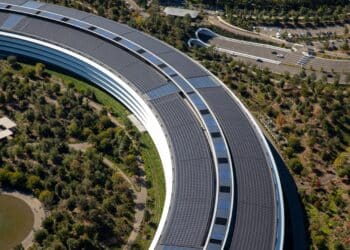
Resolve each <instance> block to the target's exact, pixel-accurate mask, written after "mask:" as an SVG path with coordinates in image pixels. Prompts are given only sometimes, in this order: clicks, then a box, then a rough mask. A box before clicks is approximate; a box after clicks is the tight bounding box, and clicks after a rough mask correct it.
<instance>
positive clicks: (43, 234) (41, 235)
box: [34, 229, 48, 244]
mask: <svg viewBox="0 0 350 250" xmlns="http://www.w3.org/2000/svg"><path fill="white" fill-rule="evenodd" d="M47 236H48V233H47V231H46V229H41V230H39V231H36V232H35V233H34V239H35V241H37V242H38V243H39V244H42V243H43V241H44V240H45V239H46V238H47Z"/></svg>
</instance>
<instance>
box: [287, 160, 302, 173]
mask: <svg viewBox="0 0 350 250" xmlns="http://www.w3.org/2000/svg"><path fill="white" fill-rule="evenodd" d="M288 167H289V168H290V169H291V170H292V171H293V172H294V173H296V174H299V175H300V174H301V171H303V169H304V168H303V165H302V164H301V162H300V161H299V160H298V159H297V158H292V159H290V160H289V161H288Z"/></svg>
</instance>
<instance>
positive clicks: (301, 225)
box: [266, 138, 309, 250]
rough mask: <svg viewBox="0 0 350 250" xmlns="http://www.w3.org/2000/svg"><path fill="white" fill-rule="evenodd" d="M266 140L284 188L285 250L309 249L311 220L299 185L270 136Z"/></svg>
mask: <svg viewBox="0 0 350 250" xmlns="http://www.w3.org/2000/svg"><path fill="white" fill-rule="evenodd" d="M266 140H267V141H268V143H269V146H270V149H271V152H272V154H273V157H274V159H275V162H276V165H277V168H278V172H279V176H280V180H281V185H282V189H283V198H284V207H285V209H284V210H285V237H284V250H303V249H305V250H306V249H309V233H308V231H307V228H308V225H309V222H308V219H307V216H306V211H305V208H304V206H303V204H302V202H301V199H300V196H299V193H298V189H297V186H296V184H295V182H294V179H293V177H292V175H291V174H290V172H289V170H288V168H287V166H286V165H285V163H284V162H283V159H282V157H281V156H280V154H279V153H278V152H277V150H276V148H275V147H274V146H273V145H272V144H271V143H270V141H269V139H268V138H266Z"/></svg>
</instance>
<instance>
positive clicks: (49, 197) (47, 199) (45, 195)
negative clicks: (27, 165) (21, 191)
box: [39, 190, 54, 205]
mask: <svg viewBox="0 0 350 250" xmlns="http://www.w3.org/2000/svg"><path fill="white" fill-rule="evenodd" d="M53 198H54V195H53V193H52V192H50V191H49V190H44V191H42V192H41V193H40V195H39V200H40V201H41V202H43V203H44V204H45V205H50V204H51V202H52V201H53Z"/></svg>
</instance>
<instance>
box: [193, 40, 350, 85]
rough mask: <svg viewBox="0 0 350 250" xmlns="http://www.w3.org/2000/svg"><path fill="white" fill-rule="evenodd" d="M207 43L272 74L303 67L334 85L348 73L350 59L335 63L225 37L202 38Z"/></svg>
mask: <svg viewBox="0 0 350 250" xmlns="http://www.w3.org/2000/svg"><path fill="white" fill-rule="evenodd" d="M199 38H200V39H201V40H203V41H204V42H206V43H208V44H210V45H212V46H214V47H215V48H217V50H219V51H221V52H225V53H228V54H231V55H233V56H234V57H235V58H237V60H241V61H244V62H249V63H252V64H255V65H257V66H258V67H261V68H265V67H267V68H269V69H270V70H271V71H272V72H276V73H284V72H290V73H291V74H296V73H300V72H301V70H302V68H304V69H305V70H306V73H311V72H315V74H316V76H317V77H318V78H319V79H320V78H322V77H323V76H324V75H326V76H327V77H328V81H330V82H332V81H333V80H334V78H335V74H336V73H338V74H339V75H340V76H341V82H342V83H344V82H345V74H346V73H348V72H349V69H350V60H332V59H325V58H320V57H310V56H306V55H305V52H301V51H293V50H287V49H284V48H280V47H276V46H270V45H266V44H259V43H252V42H247V41H243V40H238V39H231V38H228V37H223V36H216V37H210V38H209V37H208V36H206V35H199Z"/></svg>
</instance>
